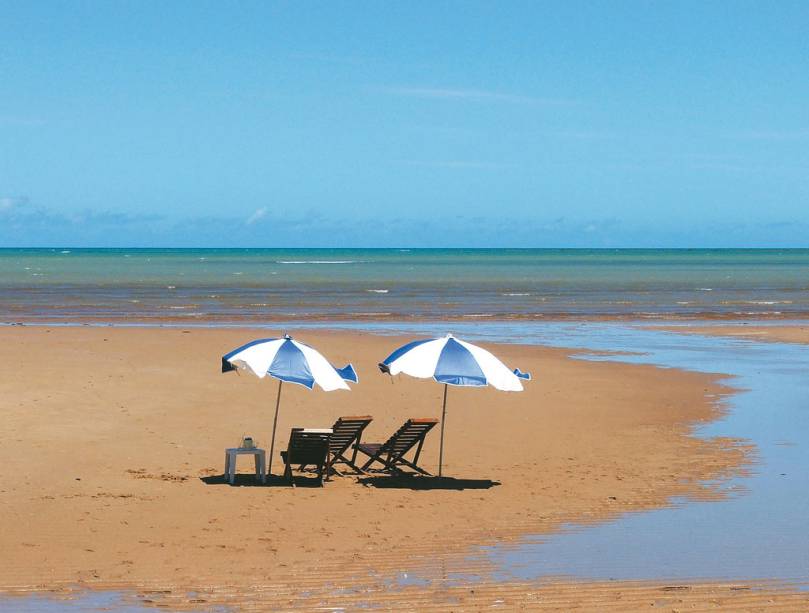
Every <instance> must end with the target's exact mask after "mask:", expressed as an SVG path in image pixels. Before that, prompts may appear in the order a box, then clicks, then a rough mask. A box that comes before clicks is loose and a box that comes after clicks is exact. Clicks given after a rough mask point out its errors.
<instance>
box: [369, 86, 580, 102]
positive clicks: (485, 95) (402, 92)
mask: <svg viewBox="0 0 809 613" xmlns="http://www.w3.org/2000/svg"><path fill="white" fill-rule="evenodd" d="M379 91H382V92H384V93H386V94H391V95H394V96H408V97H411V98H428V99H435V100H465V101H471V102H513V103H531V104H550V105H568V104H572V102H571V101H570V100H563V99H559V98H536V97H532V96H521V95H518V94H509V93H505V92H499V91H493V90H486V89H453V88H442V87H401V86H397V87H382V88H380V90H379Z"/></svg>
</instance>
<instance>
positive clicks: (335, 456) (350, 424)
mask: <svg viewBox="0 0 809 613" xmlns="http://www.w3.org/2000/svg"><path fill="white" fill-rule="evenodd" d="M372 421H373V417H371V416H370V415H360V416H353V415H352V416H349V417H340V418H339V419H338V420H337V421H336V422H334V425H333V426H332V427H331V429H332V435H331V438H330V439H329V462H328V467H327V468H328V471H327V472H326V480H327V481H328V479H329V475H330V474H331V473H333V472H334V473H337V474H338V475H340V476H342V473H341V472H340V471H339V470H337V469H336V468H334V465H335V464H346V465H347V466H349V467H350V468H352V469H354V470H355V471H356V472H357V473H362V472H363V471H362V469H361V468H360V467H359V466H357V447H356V446H357V445H359V443H360V438H361V437H362V431H363V430H365V428H367V427H368V424H370V423H371V422H372ZM352 445H353V446H354V452H353V453H352V454H351V457H348V456H347V455H346V454H348V452H349V450H350V449H351V447H352Z"/></svg>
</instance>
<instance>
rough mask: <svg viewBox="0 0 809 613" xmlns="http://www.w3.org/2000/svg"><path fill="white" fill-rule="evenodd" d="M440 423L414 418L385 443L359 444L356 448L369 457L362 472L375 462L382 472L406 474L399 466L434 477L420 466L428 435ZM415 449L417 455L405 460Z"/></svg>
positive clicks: (433, 420)
mask: <svg viewBox="0 0 809 613" xmlns="http://www.w3.org/2000/svg"><path fill="white" fill-rule="evenodd" d="M437 423H438V420H437V419H433V418H412V419H408V420H407V421H406V422H405V423H404V425H403V426H402V427H401V428H399V429H398V430H397V431H396V432H395V433H394V434H393V436H391V437H390V438H389V439H388V440H387V441H385V442H384V443H359V444H357V445H356V448H357V449H358V450H359V451H361V452H362V453H364V454H365V455H367V456H368V458H369V459H368V461H367V462H366V463H365V464H363V465H362V470H363V471H366V470H368V469H369V467H370V466H371V465H372V464H373V463H374V462H379V463H380V464H382V468H381V469H379V470H381V471H382V472H392V473H401V472H404V471H402V470H401V469H400V468H399V465H404V466H408V467H410V468H412V469H413V470H415V471H416V472H419V473H421V474H422V475H427V476H432V475H431V474H430V473H428V472H427V471H426V470H424V469H423V468H421V467H420V466H419V465H418V461H419V456H420V455H421V448H422V446H423V445H424V438H425V437H426V436H427V433H428V432H429V431H430V430H432V429H433V427H434V426H435V425H436V424H437ZM414 447H415V450H416V451H415V454H414V456H413V459H412V460H407V459H405V457H404V456H405V454H406V453H408V452H409V451H410V450H411V449H413V448H414Z"/></svg>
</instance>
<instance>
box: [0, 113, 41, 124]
mask: <svg viewBox="0 0 809 613" xmlns="http://www.w3.org/2000/svg"><path fill="white" fill-rule="evenodd" d="M0 125H6V126H42V125H45V120H44V119H40V118H39V117H23V116H20V115H0Z"/></svg>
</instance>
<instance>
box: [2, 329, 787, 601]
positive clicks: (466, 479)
mask: <svg viewBox="0 0 809 613" xmlns="http://www.w3.org/2000/svg"><path fill="white" fill-rule="evenodd" d="M0 334H1V335H2V341H3V342H2V344H0V355H2V359H3V363H4V364H6V373H5V375H3V377H2V378H1V379H0V411H2V418H3V422H2V423H3V428H2V443H1V444H0V465H2V466H3V471H2V481H0V522H2V526H3V530H2V531H1V532H0V551H2V552H3V556H2V560H0V589H3V590H5V591H27V590H31V589H60V588H68V587H69V586H73V587H82V586H89V587H99V588H115V587H123V588H127V589H135V590H140V591H141V593H143V594H146V593H148V594H149V596H148V598H149V599H150V600H155V601H158V602H169V603H172V606H181V605H186V606H187V605H194V604H199V603H197V602H194V601H195V600H202V601H206V602H225V603H235V604H237V605H238V606H240V607H243V608H250V607H251V606H252V607H255V608H260V609H263V608H264V607H269V606H279V607H281V608H291V607H292V606H293V604H299V605H301V606H304V607H311V606H315V605H316V604H318V603H321V604H322V603H324V602H331V601H332V600H333V601H335V602H338V601H339V603H340V604H345V603H355V604H356V603H357V602H360V601H363V600H365V599H370V600H374V599H377V600H379V602H380V603H384V604H383V606H386V607H393V606H402V607H405V608H408V607H409V606H416V605H415V604H408V603H418V602H421V603H422V604H420V605H418V608H422V605H426V604H427V603H433V604H435V605H437V606H438V605H441V606H444V604H446V606H447V608H450V609H452V608H458V607H459V606H460V608H473V607H476V606H488V605H489V604H492V603H493V602H495V601H496V600H497V599H500V600H503V602H506V601H508V602H509V603H510V604H512V605H514V606H518V605H520V606H522V605H526V606H534V605H537V599H539V598H540V597H548V598H550V599H551V600H550V601H548V602H545V604H546V605H547V606H548V607H550V608H553V607H552V605H553V603H554V602H557V604H559V603H562V602H564V606H563V605H562V604H560V605H559V606H560V607H561V608H565V609H570V608H572V607H573V606H574V605H576V604H577V603H578V604H580V605H581V606H583V607H584V608H587V607H588V606H593V603H594V602H602V603H603V604H604V605H605V606H606V605H607V604H608V603H609V602H611V601H612V600H615V598H618V601H616V602H619V601H620V600H621V599H624V600H623V604H624V605H625V606H624V607H620V606H619V607H618V608H624V609H627V608H630V604H631V603H632V602H635V603H636V604H637V606H639V607H641V606H642V607H648V604H649V598H651V599H652V601H654V599H655V598H669V599H670V598H672V597H676V598H681V599H684V598H685V599H691V600H688V602H703V601H704V602H708V601H709V600H705V599H709V598H715V599H720V600H721V599H723V598H724V599H737V598H741V597H745V598H747V597H749V596H750V594H751V593H753V592H750V591H749V590H745V589H735V588H738V587H739V586H735V588H734V587H733V586H728V585H719V584H717V585H710V586H705V585H703V586H699V585H693V586H690V587H686V588H682V589H681V588H677V591H676V594H672V591H671V590H668V589H667V588H666V586H665V585H656V586H650V585H647V584H608V585H603V586H602V585H601V584H588V587H586V588H582V587H581V585H579V584H565V583H558V584H554V586H555V587H553V588H552V589H551V588H550V587H546V588H544V590H543V591H542V592H539V593H535V592H536V590H537V589H539V587H540V584H532V585H531V586H526V585H524V584H517V583H506V584H503V583H496V582H490V581H488V580H487V572H488V571H489V570H490V569H489V568H488V567H487V566H486V564H485V563H484V562H483V561H481V560H480V559H479V558H478V557H476V556H475V555H474V551H475V546H477V545H480V544H491V543H495V542H508V541H514V540H516V539H518V538H519V537H520V536H521V535H525V534H537V533H546V532H550V531H553V530H555V529H558V527H559V526H560V525H561V524H562V523H564V522H571V521H575V522H588V521H597V520H604V519H607V518H610V517H614V516H616V515H617V514H619V513H622V512H625V511H630V510H639V509H648V508H653V507H658V506H661V505H664V504H666V503H667V500H668V499H669V498H670V497H672V496H692V497H706V496H708V497H710V496H717V495H718V494H717V493H716V491H715V490H713V489H710V488H708V487H707V486H704V485H702V482H703V481H704V480H706V479H717V478H721V477H723V476H728V475H729V474H731V473H733V472H735V471H739V470H741V469H742V468H743V466H744V465H745V463H746V462H747V461H748V456H747V451H748V450H747V449H746V448H745V447H744V446H742V445H740V444H738V442H737V441H731V440H725V439H713V440H703V439H698V438H695V437H694V436H692V428H693V426H694V425H695V424H698V423H700V422H704V421H706V420H710V419H713V418H715V417H716V416H717V414H718V413H719V412H720V411H721V398H722V395H724V394H726V393H728V392H729V389H728V388H726V387H723V386H722V385H721V384H720V383H719V381H718V377H712V376H708V375H702V374H695V373H686V372H682V371H677V370H671V369H665V370H664V369H658V368H655V367H651V366H638V365H624V364H617V363H604V362H586V361H577V360H572V359H570V358H569V353H570V352H567V351H563V350H557V349H548V348H541V347H522V346H513V345H512V346H500V347H496V348H495V350H496V352H497V353H498V355H499V356H500V357H501V358H503V359H504V361H505V362H506V363H507V364H509V365H512V366H519V367H520V368H521V369H523V370H527V371H530V372H532V373H533V374H534V376H535V380H534V381H532V382H530V383H528V384H527V386H526V387H527V390H526V391H525V392H524V393H520V394H513V393H512V394H507V393H502V392H497V391H495V390H492V389H457V388H452V389H450V392H449V402H448V406H449V409H448V418H447V435H446V437H447V438H446V449H445V474H448V475H451V476H452V477H454V478H455V479H454V480H453V479H449V480H447V481H445V482H442V483H438V484H435V483H434V482H431V481H428V480H418V479H417V480H410V481H409V480H398V481H397V480H385V479H376V480H374V479H371V480H369V481H367V482H366V483H365V484H361V483H358V482H357V479H356V478H349V477H346V478H337V479H335V480H333V481H332V482H330V483H328V484H327V485H326V487H324V488H322V489H321V488H314V487H297V488H290V487H286V486H282V485H280V484H274V485H270V486H266V487H255V486H252V479H251V478H249V477H248V476H247V475H245V476H243V477H242V478H241V479H240V480H239V482H238V483H239V484H241V485H243V486H242V487H231V486H228V485H225V484H223V483H222V482H221V480H220V479H219V478H218V476H219V475H221V473H222V469H223V449H224V448H225V447H229V446H233V445H235V444H236V443H237V441H238V440H239V439H240V437H241V436H242V435H243V434H251V435H253V436H254V437H255V438H256V439H257V440H258V441H259V443H260V444H262V445H263V446H266V447H269V445H268V438H269V433H270V429H271V425H272V421H271V420H272V408H273V405H274V399H275V393H276V389H277V388H276V386H277V382H276V381H274V380H269V379H265V380H258V379H257V378H255V377H252V376H248V375H238V374H236V373H229V374H226V375H225V374H221V373H220V372H219V367H220V356H221V355H222V354H223V353H225V352H227V351H228V350H230V349H232V348H234V347H236V346H238V345H240V344H242V343H244V342H246V341H248V340H251V339H253V338H257V337H261V336H271V335H272V334H268V332H267V331H266V330H264V331H251V330H246V329H238V330H200V329H194V330H190V331H183V330H178V329H120V328H115V329H114V328H54V329H46V328H32V327H14V328H5V329H3V330H2V332H1V333H0ZM297 338H300V340H303V341H305V342H308V343H310V344H313V345H314V346H316V347H317V348H318V349H320V350H321V351H322V352H323V353H324V354H325V355H326V356H327V357H328V358H329V359H330V360H331V361H332V362H333V363H335V364H336V365H340V366H342V365H343V364H345V363H346V362H348V361H352V362H353V363H354V365H355V367H356V369H357V371H358V373H359V376H360V384H359V385H356V386H354V389H353V390H352V391H351V392H332V393H329V394H326V393H324V392H321V391H313V392H310V391H307V390H305V389H303V388H301V387H298V386H293V385H285V386H284V396H283V402H282V409H281V415H280V418H279V436H278V442H277V443H276V455H277V451H278V449H279V448H283V447H284V445H285V443H286V438H287V436H288V432H289V428H290V427H292V426H309V427H323V426H329V425H331V423H332V422H333V421H334V419H335V418H336V417H337V416H340V415H347V414H348V415H351V414H366V413H367V414H371V415H373V416H374V418H375V419H374V422H373V423H372V424H371V426H370V427H369V429H368V431H367V435H366V437H365V438H366V440H383V439H384V438H386V437H387V436H388V435H389V434H390V433H391V432H392V431H393V430H394V429H395V428H396V427H398V426H399V425H400V424H401V422H402V421H403V420H404V419H405V418H407V417H410V416H417V417H428V416H435V417H438V416H440V401H441V391H442V388H441V386H439V385H437V384H436V383H434V382H432V381H421V380H414V379H410V378H396V379H395V380H393V381H392V380H391V379H390V378H389V377H387V376H384V375H382V374H380V373H379V372H378V371H377V369H376V363H377V362H378V361H379V360H380V359H381V358H384V357H385V356H386V355H387V354H388V353H389V351H390V350H391V349H393V348H395V347H396V346H398V345H399V344H400V343H401V342H402V340H403V339H398V338H393V337H377V336H372V335H365V334H359V333H354V334H348V333H330V332H311V331H307V332H302V333H301V334H299V335H297ZM437 457H438V431H437V429H436V430H435V431H434V432H433V433H432V434H430V436H429V437H428V441H427V445H426V446H425V451H424V462H423V464H424V466H425V467H426V468H427V469H428V470H433V469H435V467H436V462H437ZM242 461H243V462H244V464H241V465H240V466H241V468H242V470H244V471H245V472H247V471H248V469H249V466H248V463H249V462H248V460H247V459H246V458H243V459H242ZM274 468H275V472H276V473H277V472H279V468H280V461H278V459H277V458H276V460H275V461H274ZM248 485H250V487H248ZM386 485H388V486H390V487H385V486H386ZM433 486H434V487H433ZM409 569H413V570H419V569H421V572H423V573H426V574H427V575H430V576H433V577H435V578H436V579H440V577H441V574H442V573H445V572H447V569H462V570H466V571H469V572H474V573H476V574H478V575H479V576H480V577H481V583H480V584H479V587H478V591H477V594H476V592H475V586H471V587H456V588H446V589H441V590H439V591H436V590H437V588H436V587H435V585H436V584H434V585H432V586H428V587H418V586H413V587H411V588H407V590H405V591H404V592H393V591H391V589H390V588H389V581H390V578H391V577H392V576H393V575H395V574H396V573H397V572H400V571H407V570H409ZM438 585H440V582H439V583H438ZM570 585H572V586H573V587H570ZM576 585H578V587H575V586H576ZM566 586H567V587H566ZM668 587H671V586H668ZM346 588H350V589H351V590H352V591H349V592H346V591H345V589H346ZM189 590H199V591H200V594H201V595H197V596H194V597H191V596H188V591H189ZM303 590H307V591H308V596H307V597H306V598H304V597H303V596H302V593H301V592H302V591H303ZM353 590H356V591H353ZM470 590H471V591H470ZM439 592H440V593H439ZM619 592H620V595H618V596H616V594H618V593H619ZM397 594H398V595H397ZM498 594H500V595H499V596H498ZM543 594H544V596H543ZM554 594H558V598H559V599H561V600H557V601H554V600H553V598H554V596H553V595H554ZM598 594H601V596H597V595H598ZM632 594H634V595H635V596H631V595H632ZM700 594H701V595H702V596H700ZM755 594H757V596H756V598H759V597H763V598H764V600H761V601H760V602H766V601H767V600H769V599H771V598H776V600H777V599H778V598H787V599H791V598H796V597H798V596H795V595H789V594H787V595H784V593H782V592H780V591H779V589H778V588H777V587H776V588H767V590H766V591H763V592H755ZM762 595H763V596H762ZM307 598H308V600H307ZM420 598H421V599H422V600H421V601H420V600H419V599H420ZM633 598H634V600H633ZM701 598H702V600H700V599H701ZM594 599H595V600H594ZM599 599H600V600H599ZM666 602H668V601H666ZM682 602H686V600H683V601H682ZM728 602H729V600H728ZM758 602H759V600H755V599H754V600H749V598H748V600H744V599H743V598H742V600H739V601H738V604H739V606H738V607H736V608H741V607H742V606H747V605H748V604H749V605H750V606H753V605H754V604H756V603H758ZM779 602H782V601H779ZM783 602H792V601H791V600H786V601H783ZM453 603H454V604H453ZM459 603H460V605H459ZM532 603H533V604H532ZM745 603H747V604H745ZM751 603H752V604H751ZM495 604H496V603H495ZM553 606H555V605H553ZM632 606H634V605H632ZM756 606H758V605H757V604H756Z"/></svg>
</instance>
